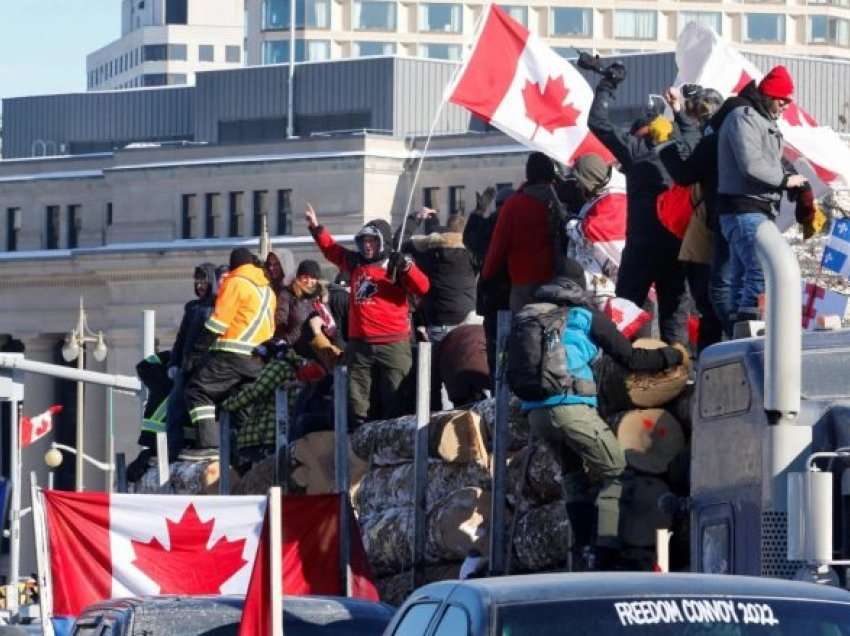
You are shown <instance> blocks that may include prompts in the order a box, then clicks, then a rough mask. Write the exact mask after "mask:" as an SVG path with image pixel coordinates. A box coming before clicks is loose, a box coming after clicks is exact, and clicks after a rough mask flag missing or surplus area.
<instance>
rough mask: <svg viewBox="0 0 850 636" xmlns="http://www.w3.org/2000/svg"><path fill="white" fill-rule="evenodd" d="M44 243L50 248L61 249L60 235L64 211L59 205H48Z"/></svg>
mask: <svg viewBox="0 0 850 636" xmlns="http://www.w3.org/2000/svg"><path fill="white" fill-rule="evenodd" d="M45 230H46V232H45V241H44V245H45V247H46V248H47V249H49V250H58V249H59V237H60V236H61V231H62V213H61V212H60V210H59V206H58V205H48V206H47V218H46V228H45Z"/></svg>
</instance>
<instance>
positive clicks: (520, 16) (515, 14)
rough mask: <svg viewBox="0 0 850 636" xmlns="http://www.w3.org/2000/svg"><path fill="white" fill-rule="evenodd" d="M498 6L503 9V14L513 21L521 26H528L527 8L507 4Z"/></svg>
mask: <svg viewBox="0 0 850 636" xmlns="http://www.w3.org/2000/svg"><path fill="white" fill-rule="evenodd" d="M499 6H500V7H501V8H502V9H504V11H505V13H507V14H508V15H509V16H511V17H512V18H513V19H514V20H516V21H517V22H519V23H520V24H521V25H522V26H524V27H527V26H528V7H523V6H520V5H509V4H502V5H499Z"/></svg>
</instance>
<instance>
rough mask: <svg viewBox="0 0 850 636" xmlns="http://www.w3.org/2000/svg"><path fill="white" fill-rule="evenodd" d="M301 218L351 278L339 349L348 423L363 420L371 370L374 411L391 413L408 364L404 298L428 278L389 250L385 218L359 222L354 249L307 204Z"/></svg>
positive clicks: (399, 407)
mask: <svg viewBox="0 0 850 636" xmlns="http://www.w3.org/2000/svg"><path fill="white" fill-rule="evenodd" d="M304 217H305V219H306V220H307V227H308V228H309V230H310V233H311V234H312V235H313V239H314V240H315V241H316V245H318V246H319V249H320V250H322V254H324V255H325V258H327V259H328V260H329V261H330V262H331V263H333V264H334V265H336V266H337V267H338V268H339V269H340V271H342V272H345V273H347V274H349V275H350V277H351V294H350V301H349V302H350V309H349V317H348V345H347V346H346V351H345V353H346V362H347V364H348V377H349V384H348V391H349V410H350V413H349V416H350V419H349V422H350V428H352V429H353V428H356V427H357V426H359V425H360V424H362V423H363V422H365V421H366V418H367V416H368V414H369V397H370V394H371V389H372V377H373V374H375V377H376V379H377V382H378V387H377V388H378V392H377V395H378V398H379V403H378V404H377V405H376V409H374V411H375V413H374V414H375V416H377V417H381V418H390V417H397V416H399V415H401V414H402V412H403V408H404V404H403V399H402V396H401V391H399V388H400V387H401V384H402V382H403V381H404V379H405V378H406V377H407V375H408V374H409V373H410V368H411V366H412V364H413V355H412V352H411V349H410V308H409V305H408V301H407V297H408V294H414V295H416V296H423V295H425V293H427V291H428V288H429V282H428V277H427V276H425V274H423V273H422V271H421V270H420V269H419V268H418V267H416V265H415V264H414V263H413V261H412V260H410V259H409V258H408V257H405V256H404V255H402V254H400V253H399V252H392V230H391V228H390V224H389V223H387V222H386V221H383V220H376V221H369V222H368V223H367V224H366V225H364V226H363V227H362V228H361V229H360V231H359V232H358V233H357V235H356V236H355V237H354V242H355V243H356V245H357V251H356V252H355V251H352V250H348V249H345V248H344V247H342V246H341V245H339V244H338V243H337V242H336V241H334V239H333V237H332V236H331V235H330V233H329V232H328V231H327V230H326V229H325V228H324V227H322V226H321V225H319V221H318V219H317V218H316V211H315V210H314V209H313V206H311V205H310V204H309V203H308V204H307V210H306V211H305V214H304Z"/></svg>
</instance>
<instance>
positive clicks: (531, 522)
mask: <svg viewBox="0 0 850 636" xmlns="http://www.w3.org/2000/svg"><path fill="white" fill-rule="evenodd" d="M570 531H571V530H570V522H569V519H568V517H567V507H566V505H565V504H564V502H563V501H553V502H552V503H548V504H545V505H543V506H538V507H537V508H532V509H531V510H529V511H528V512H526V513H525V514H524V515H523V516H522V517H520V518H519V519H517V524H516V533H515V534H514V539H513V550H514V556H515V560H514V563H515V566H516V569H517V570H519V571H525V572H539V571H541V570H545V569H551V568H560V567H563V566H564V564H565V562H566V559H567V552H568V547H569V533H570Z"/></svg>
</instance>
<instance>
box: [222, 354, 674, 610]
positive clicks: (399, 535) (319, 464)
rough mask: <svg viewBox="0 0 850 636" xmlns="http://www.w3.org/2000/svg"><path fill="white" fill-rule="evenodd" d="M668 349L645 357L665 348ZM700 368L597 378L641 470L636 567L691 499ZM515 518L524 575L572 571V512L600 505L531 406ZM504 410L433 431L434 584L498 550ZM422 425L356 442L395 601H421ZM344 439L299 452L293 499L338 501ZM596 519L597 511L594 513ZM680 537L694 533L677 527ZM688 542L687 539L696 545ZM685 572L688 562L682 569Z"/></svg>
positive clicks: (430, 540) (381, 580)
mask: <svg viewBox="0 0 850 636" xmlns="http://www.w3.org/2000/svg"><path fill="white" fill-rule="evenodd" d="M661 344H662V343H660V342H658V341H638V342H636V343H635V346H638V347H645V348H655V347H658V346H661ZM689 370H690V369H689V365H688V364H683V365H680V366H679V367H677V368H675V369H671V370H668V371H666V372H663V373H656V374H646V373H627V372H626V371H625V370H623V369H622V368H620V367H618V366H617V365H616V364H615V363H613V362H612V361H611V360H609V359H606V358H602V359H601V360H600V361H598V362H597V364H596V368H595V369H594V371H595V374H596V377H597V380H598V385H599V393H600V396H599V397H600V401H599V410H600V413H601V414H602V416H603V417H605V418H606V420H607V421H608V422H609V423H610V424H611V426H612V428H613V429H614V430H615V431H616V433H617V436H618V439H619V440H620V443H621V444H622V445H623V447H624V449H625V452H626V459H627V462H628V465H629V469H628V471H627V475H626V477H625V479H624V488H623V498H622V516H621V519H622V523H621V539H622V541H623V544H624V546H626V549H625V550H624V556H625V557H626V558H628V559H630V561H631V563H632V564H633V567H637V568H641V567H644V568H649V567H651V566H652V565H653V563H654V550H655V547H654V544H655V530H656V528H670V527H671V525H672V524H673V522H674V520H673V519H672V518H671V515H670V514H669V513H668V512H663V511H662V510H661V509H659V507H658V500H659V498H660V497H662V496H664V495H666V494H667V493H671V492H672V493H674V494H676V495H685V494H687V488H688V457H689V454H688V441H689V439H690V425H689V421H690V414H689V404H690V395H691V392H690V391H689V390H686V389H687V380H688V374H689ZM508 419H509V421H508V429H509V437H510V441H509V450H510V454H509V458H508V468H507V470H508V480H507V481H508V485H507V499H508V514H507V524H508V528H506V530H507V532H508V536H509V542H508V544H509V546H510V552H509V554H508V555H506V556H507V562H508V563H509V567H510V569H511V571H512V572H539V571H545V570H553V569H561V568H563V567H564V565H565V563H566V560H567V557H568V551H569V550H568V545H569V543H568V538H569V533H570V523H569V520H568V518H567V506H566V504H568V503H581V502H586V503H588V504H592V501H593V498H594V493H593V491H592V489H591V487H590V486H589V484H588V483H587V481H586V479H585V478H584V475H583V474H581V473H571V474H566V475H562V474H561V469H560V467H559V465H558V462H557V460H556V458H555V457H554V456H553V454H552V453H551V451H550V450H549V449H548V448H547V447H546V446H545V445H543V444H542V443H541V442H539V441H536V440H534V439H532V440H531V442H529V430H528V421H527V418H526V416H525V415H524V414H523V413H522V412H521V410H520V408H519V403H518V402H517V401H516V400H512V401H511V408H510V414H509V418H508ZM494 422H495V405H494V401H493V400H485V401H483V402H479V403H477V404H475V405H473V406H472V407H471V408H470V410H467V411H448V412H441V413H435V414H433V415H432V417H431V421H430V425H429V438H430V439H429V464H428V483H427V492H426V531H427V541H426V554H425V558H426V572H425V577H426V579H427V580H438V579H445V578H453V577H456V576H457V575H458V571H459V567H460V563H461V562H462V560H463V559H464V558H465V557H466V556H467V555H468V554H469V553H470V551H472V550H478V551H479V552H480V553H481V554H484V555H486V554H487V550H488V544H489V520H490V478H491V477H490V475H491V474H490V470H491V456H490V455H489V452H488V449H489V448H490V447H491V443H490V439H491V434H490V433H491V431H492V427H493V425H494ZM415 431H416V418H415V416H412V415H410V416H404V417H401V418H397V419H393V420H381V421H374V422H368V423H367V424H365V425H363V426H362V427H361V428H360V429H358V430H357V431H356V432H355V433H354V434H353V435H352V437H351V449H350V453H349V457H350V462H349V463H350V468H351V478H352V479H351V484H352V486H351V492H350V494H351V498H352V504H353V506H354V510H355V512H356V514H357V516H358V519H359V522H360V527H361V530H362V534H363V543H364V545H365V548H366V551H367V554H368V556H369V560H370V562H371V565H372V568H373V570H374V574H375V576H376V577H377V578H378V584H379V588H380V589H381V592H382V595H383V597H384V599H385V600H388V601H390V602H394V601H395V602H400V601H401V600H403V599H404V597H405V596H406V594H408V593H409V592H410V591H411V586H412V577H411V575H410V567H411V563H412V538H413V497H412V495H413V456H414V439H415ZM272 473H273V464H272V463H271V460H266V461H265V462H263V463H261V464H259V465H257V466H255V468H254V469H253V470H252V471H251V472H249V473H248V474H247V475H245V476H244V477H243V478H242V479H241V480H240V481H239V483H238V484H237V486H236V487H235V488H234V493H241V494H254V493H264V492H266V489H267V488H268V486H269V485H270V484H271V479H272ZM333 485H334V473H333V433H331V432H318V433H311V434H309V435H307V436H306V437H304V438H302V439H301V440H298V441H297V442H295V444H293V447H292V450H291V462H290V480H289V484H288V486H289V490H290V492H296V493H298V492H300V493H308V494H309V493H320V492H330V491H332V490H333ZM587 510H588V515H592V514H593V513H592V507H589V506H588V508H587ZM677 533H678V534H686V532H684V531H683V530H682V529H678V528H677ZM685 538H686V537H685ZM679 565H680V567H684V565H685V564H684V563H680V564H679Z"/></svg>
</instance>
